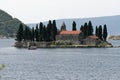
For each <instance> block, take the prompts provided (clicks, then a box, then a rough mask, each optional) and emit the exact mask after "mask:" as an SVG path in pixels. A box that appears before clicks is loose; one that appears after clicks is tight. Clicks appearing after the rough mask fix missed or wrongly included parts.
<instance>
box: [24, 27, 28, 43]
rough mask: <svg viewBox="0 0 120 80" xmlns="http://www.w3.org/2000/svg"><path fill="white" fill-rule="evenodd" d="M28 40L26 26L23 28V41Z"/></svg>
mask: <svg viewBox="0 0 120 80" xmlns="http://www.w3.org/2000/svg"><path fill="white" fill-rule="evenodd" d="M27 40H28V28H27V26H25V30H24V41H27Z"/></svg>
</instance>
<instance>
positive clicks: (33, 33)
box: [31, 27, 35, 41]
mask: <svg viewBox="0 0 120 80" xmlns="http://www.w3.org/2000/svg"><path fill="white" fill-rule="evenodd" d="M31 37H32V41H35V30H34V27H32V36H31Z"/></svg>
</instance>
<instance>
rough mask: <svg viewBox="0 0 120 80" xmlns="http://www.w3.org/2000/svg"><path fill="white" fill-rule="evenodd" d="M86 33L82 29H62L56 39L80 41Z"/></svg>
mask: <svg viewBox="0 0 120 80" xmlns="http://www.w3.org/2000/svg"><path fill="white" fill-rule="evenodd" d="M83 37H84V35H83V32H82V31H66V30H62V31H61V32H60V33H59V35H57V36H56V41H66V42H72V43H77V44H78V43H80V42H81V41H82V39H83Z"/></svg>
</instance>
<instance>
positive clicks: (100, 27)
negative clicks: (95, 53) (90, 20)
mask: <svg viewBox="0 0 120 80" xmlns="http://www.w3.org/2000/svg"><path fill="white" fill-rule="evenodd" d="M98 37H99V39H101V40H103V37H102V26H101V25H100V26H99V29H98Z"/></svg>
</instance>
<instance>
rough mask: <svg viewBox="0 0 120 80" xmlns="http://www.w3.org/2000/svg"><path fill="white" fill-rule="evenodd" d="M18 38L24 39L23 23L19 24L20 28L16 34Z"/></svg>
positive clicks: (19, 39)
mask: <svg viewBox="0 0 120 80" xmlns="http://www.w3.org/2000/svg"><path fill="white" fill-rule="evenodd" d="M16 40H17V41H20V42H21V41H22V40H23V25H22V24H20V25H19V29H18V31H17V35H16Z"/></svg>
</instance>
